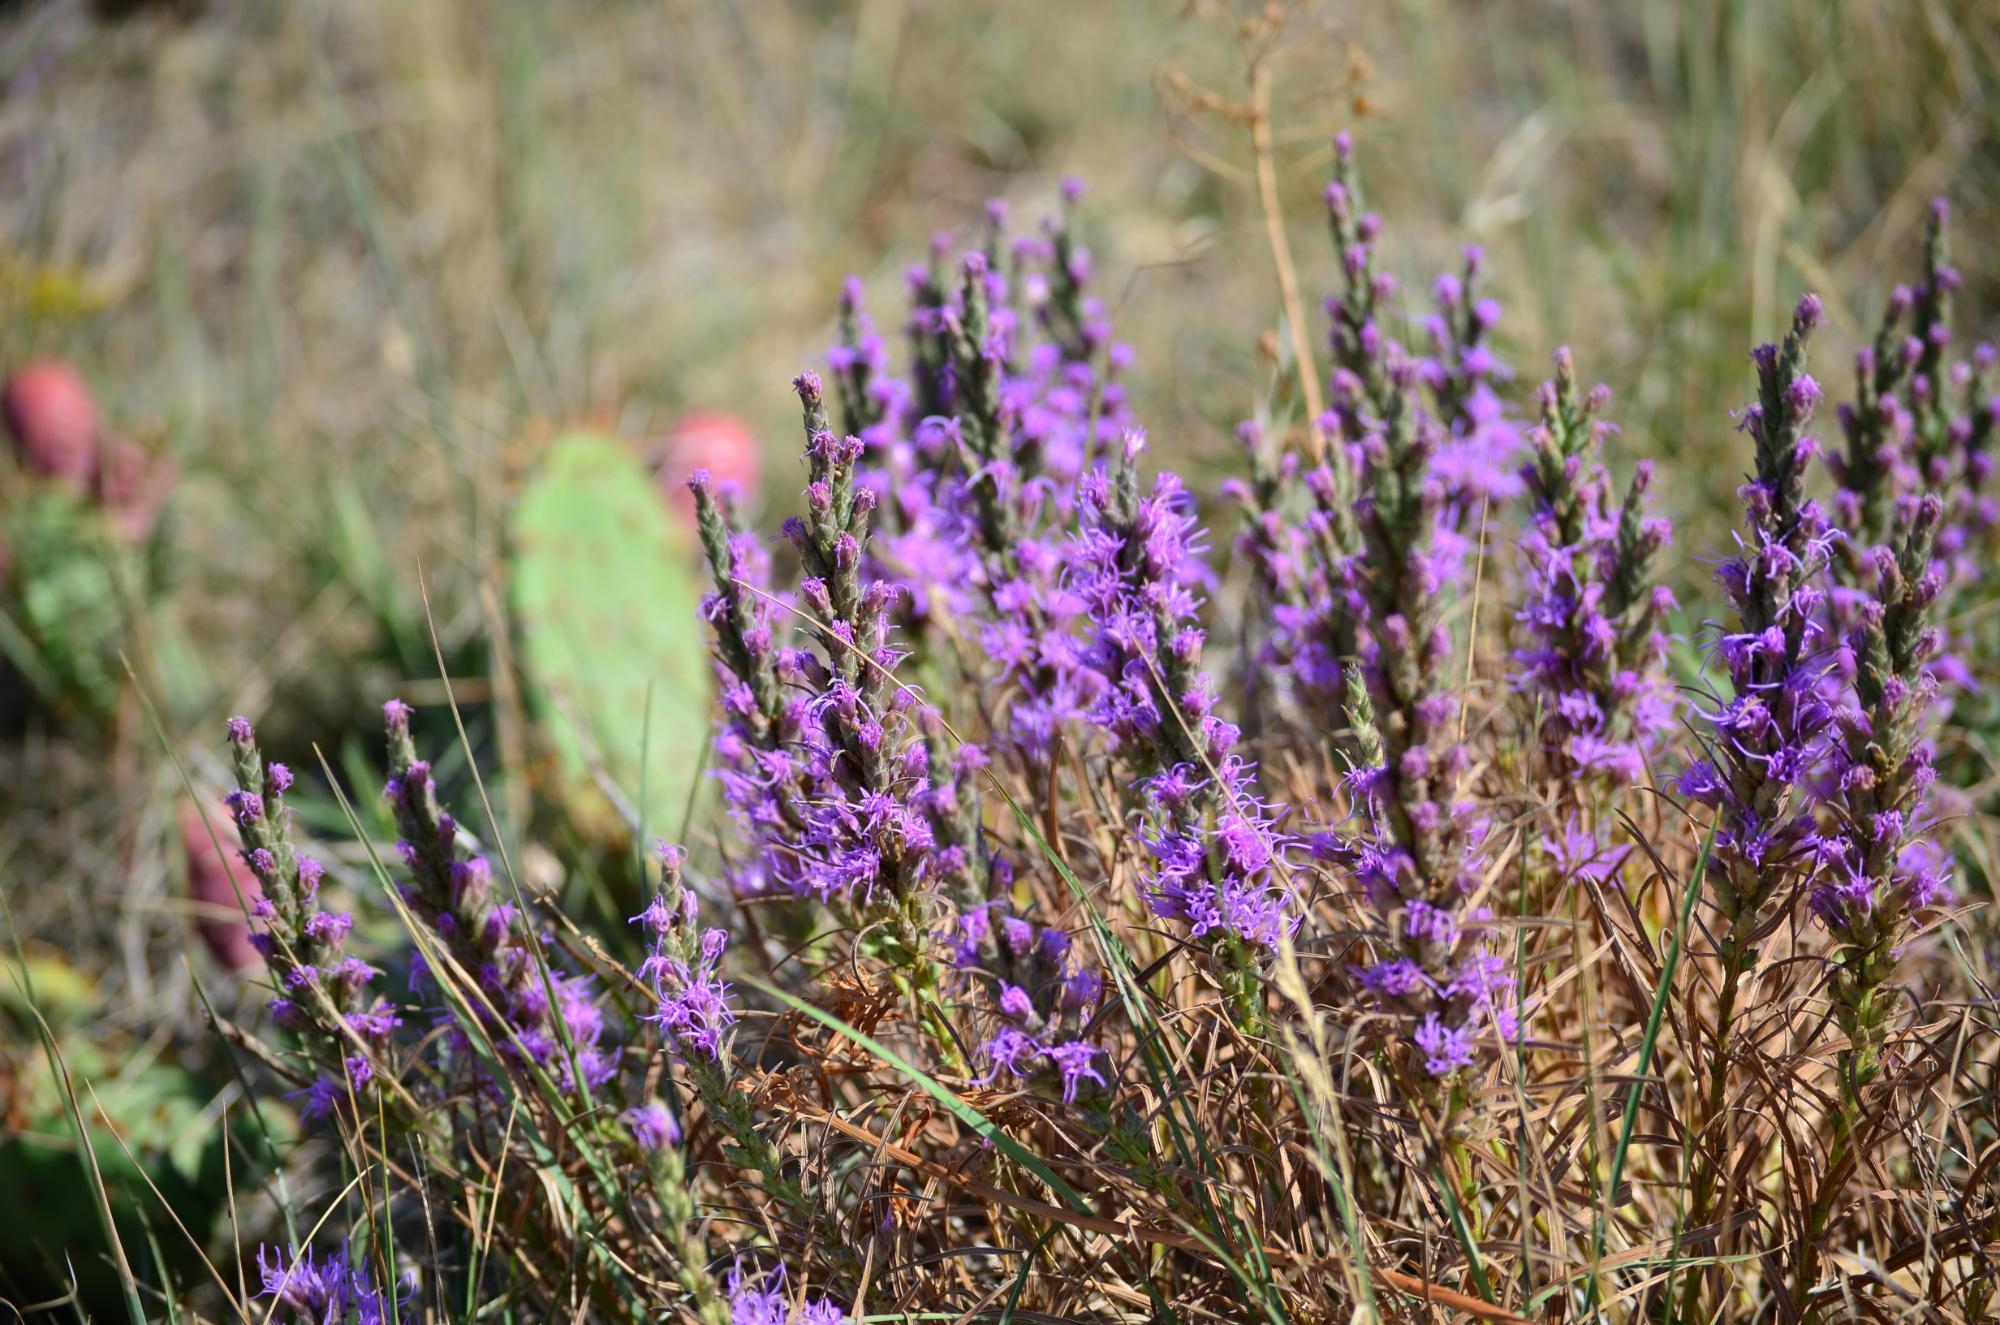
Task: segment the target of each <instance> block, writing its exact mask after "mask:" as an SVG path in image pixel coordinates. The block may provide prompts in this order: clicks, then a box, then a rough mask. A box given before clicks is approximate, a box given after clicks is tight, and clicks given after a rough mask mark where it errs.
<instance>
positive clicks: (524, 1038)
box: [382, 699, 618, 1095]
mask: <svg viewBox="0 0 2000 1325" xmlns="http://www.w3.org/2000/svg"><path fill="white" fill-rule="evenodd" d="M382 713H383V719H384V724H385V726H386V728H387V733H388V753H389V779H388V782H387V783H386V785H385V786H384V788H383V797H384V799H385V800H387V801H388V802H389V806H390V808H391V810H392V811H393V812H394V814H395V817H396V828H397V831H398V832H400V833H401V834H402V837H401V839H400V840H399V841H398V842H397V843H396V850H397V853H398V854H399V855H400V856H401V857H402V860H403V864H404V867H405V868H406V869H407V870H408V872H409V881H408V882H407V883H406V884H405V885H403V889H402V895H403V900H404V901H405V902H406V903H407V904H408V905H409V906H410V907H411V909H412V910H414V911H415V912H416V914H417V915H418V916H419V917H420V918H421V919H422V920H424V921H425V922H426V923H427V924H428V925H429V926H430V928H431V929H432V930H433V931H434V932H435V933H436V934H437V936H438V938H439V940H440V941H441V943H442V945H443V951H444V953H445V954H447V955H448V956H449V958H450V960H451V961H452V962H453V963H454V964H455V965H456V966H457V968H458V971H457V973H456V974H457V976H458V977H460V978H461V979H466V980H470V981H471V987H470V988H465V987H463V986H462V987H461V991H462V994H463V996H464V997H465V999H466V1001H467V1003H468V1004H469V1006H470V1008H471V1009H472V1012H473V1019H474V1021H475V1023H476V1024H477V1025H478V1026H479V1027H480V1029H481V1031H482V1032H483V1034H484V1038H485V1039H486V1041H487V1043H488V1044H489V1045H490V1046H491V1047H492V1049H493V1051H494V1052H495V1053H496V1054H498V1055H499V1056H500V1058H501V1059H502V1061H504V1062H507V1063H509V1064H511V1066H512V1067H513V1068H514V1069H516V1070H519V1071H523V1072H533V1071H537V1070H546V1071H548V1072H550V1073H552V1074H553V1077H554V1080H555V1081H556V1082H557V1084H558V1085H559V1086H560V1087H561V1089H563V1090H564V1091H568V1092H575V1093H578V1094H584V1095H587V1094H589V1092H591V1091H594V1090H596V1089H598V1088H600V1087H602V1086H604V1085H605V1084H606V1083H607V1082H609V1081H610V1079H611V1077H612V1076H613V1074H614V1073H615V1072H616V1071H617V1065H618V1057H617V1053H616V1051H615V1050H614V1049H613V1048H611V1047H610V1046H609V1045H607V1044H605V1043H604V1036H605V1032H606V1026H605V1022H604V1013H603V1010H602V1009H601V1008H599V1007H598V1005H597V1001H596V991H595V989H594V987H593V983H592V981H591V979H590V978H589V977H588V976H573V975H566V974H564V973H562V972H561V971H558V970H556V969H554V968H553V966H552V965H551V964H550V962H549V961H548V958H547V954H546V953H545V952H544V951H542V950H541V949H540V946H539V945H538V944H536V943H535V941H534V938H533V936H532V935H531V934H530V933H529V932H528V924H529V920H528V918H527V917H526V916H524V915H522V914H521V910H520V908H519V907H518V906H516V905H515V904H514V903H512V902H509V901H502V900H500V899H499V898H497V897H496V896H495V895H494V886H493V871H492V867H491V866H489V865H488V864H487V862H486V858H485V856H483V855H481V854H480V853H478V852H477V851H474V850H472V849H471V847H470V846H469V845H468V843H467V841H466V840H465V839H464V838H463V835H462V834H461V833H460V831H459V827H458V821H457V820H456V819H455V818H453V816H452V814H451V813H450V811H448V810H446V809H444V808H443V807H442V806H441V805H440V804H439V803H438V797H437V784H436V783H435V782H434V781H433V780H432V778H431V766H430V764H429V762H428V761H426V760H422V759H419V758H417V749H416V743H415V741H414V740H413V739H412V737H411V734H410V716H411V710H410V706H409V705H407V704H405V703H403V702H402V701H400V700H393V699H392V700H390V701H389V702H388V703H387V704H385V705H383V706H382ZM420 959H421V954H420ZM428 974H429V975H430V976H431V977H432V978H435V979H440V980H442V979H443V978H444V977H443V976H441V974H440V973H439V972H437V971H435V970H429V971H428ZM461 1034H462V1032H461Z"/></svg>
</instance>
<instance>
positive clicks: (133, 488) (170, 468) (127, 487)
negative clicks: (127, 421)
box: [96, 432, 179, 543]
mask: <svg viewBox="0 0 2000 1325" xmlns="http://www.w3.org/2000/svg"><path fill="white" fill-rule="evenodd" d="M178 474H179V466H178V465H176V464H175V463H174V458H173V457H172V456H170V455H160V456H156V455H153V454H152V453H151V452H149V451H147V450H146V449H145V448H144V447H142V446H140V445H139V444H138V443H137V442H134V441H132V440H131V439H130V438H127V437H122V436H120V435H119V434H117V433H115V432H107V433H105V434H104V436H103V438H102V440H101V441H100V442H99V444H98V448H97V476H96V481H97V501H98V504H99V505H101V506H102V507H103V508H104V509H105V510H106V511H107V512H109V513H110V515H111V518H112V520H113V522H114V523H115V524H116V525H117V527H118V532H119V533H120V534H122V535H123V536H124V537H125V539H126V541H127V542H131V543H141V542H144V541H145V539H146V537H147V535H149V534H151V533H152V532H153V524H154V522H155V521H156V520H158V519H159V517H160V507H162V506H164V505H165V504H166V500H167V494H168V493H170V492H172V491H173V487H174V479H175V478H176V477H177V476H178Z"/></svg>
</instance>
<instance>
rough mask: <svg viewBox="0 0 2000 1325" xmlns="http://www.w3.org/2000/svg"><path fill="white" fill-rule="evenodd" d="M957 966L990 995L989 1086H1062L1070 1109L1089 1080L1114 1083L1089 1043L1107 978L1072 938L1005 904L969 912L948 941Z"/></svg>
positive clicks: (983, 1049)
mask: <svg viewBox="0 0 2000 1325" xmlns="http://www.w3.org/2000/svg"><path fill="white" fill-rule="evenodd" d="M948 943H949V947H950V949H951V962H952V965H953V967H954V968H955V969H956V970H958V971H959V972H961V973H962V974H963V975H964V977H965V979H966V982H967V984H968V986H969V987H972V988H975V989H976V990H977V991H978V993H979V994H980V995H981V996H982V1002H983V1004H984V1005H985V1007H986V1008H987V1009H988V1010H989V1011H990V1013H991V1015H992V1025H993V1030H992V1033H991V1034H989V1035H988V1036H987V1037H986V1039H985V1040H984V1041H982V1042H981V1044H980V1046H979V1050H978V1054H977V1057H978V1060H979V1062H980V1063H981V1064H982V1065H983V1066H984V1068H985V1073H986V1075H985V1079H986V1080H987V1081H989V1082H997V1081H1016V1082H1029V1081H1032V1080H1034V1079H1035V1078H1036V1076H1037V1075H1038V1074H1043V1075H1046V1077H1047V1078H1048V1079H1050V1080H1051V1081H1053V1082H1055V1083H1057V1086H1058V1088H1059V1089H1060V1090H1061V1092H1062V1099H1063V1102H1064V1103H1065V1104H1073V1103H1075V1102H1076V1097H1077V1092H1078V1090H1079V1089H1081V1088H1082V1086H1083V1083H1084V1082H1086V1081H1089V1082H1092V1083H1095V1084H1096V1085H1098V1086H1104V1085H1106V1084H1107V1082H1106V1081H1105V1078H1104V1075H1103V1073H1102V1072H1100V1071H1099V1070H1098V1069H1099V1065H1100V1064H1101V1063H1102V1062H1103V1060H1104V1050H1103V1049H1101V1048H1100V1047H1098V1046H1097V1045H1095V1044H1093V1043H1091V1042H1090V1041H1089V1040H1088V1039H1087V1038H1085V1032H1086V1030H1087V1027H1088V1024H1089V1021H1090V1018H1091V1014H1092V1013H1093V1012H1094V1011H1095V1010H1096V1008H1097V1006H1098V1004H1099V1002H1100V1001H1101V1000H1102V998H1103V996H1104V977H1103V976H1102V975H1101V974H1099V973H1098V972H1097V970H1095V969H1094V968H1093V967H1090V966H1088V965H1086V964H1084V963H1083V962H1082V961H1081V960H1080V958H1079V955H1078V953H1077V951H1076V948H1075V945H1074V943H1073V942H1072V941H1071V938H1070V935H1069V934H1068V933H1067V932H1065V931H1063V930H1060V929H1054V928H1044V927H1042V926H1039V925H1036V924H1035V923H1034V922H1033V921H1031V920H1027V919H1025V918H1023V917H1021V916H1017V915H1014V914H1013V913H1012V910H1011V908H1010V907H1008V906H1007V904H1006V903H1004V902H993V903H989V904H987V905H983V906H975V907H971V908H968V909H967V910H965V911H964V912H962V913H961V914H960V915H959V917H958V920H957V923H956V926H955V928H954V929H953V931H952V933H951V934H950V935H949V936H948Z"/></svg>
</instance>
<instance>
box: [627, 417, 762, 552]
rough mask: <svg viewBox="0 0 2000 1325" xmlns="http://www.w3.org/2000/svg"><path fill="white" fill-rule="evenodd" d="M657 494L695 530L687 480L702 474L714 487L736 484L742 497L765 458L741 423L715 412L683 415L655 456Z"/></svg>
mask: <svg viewBox="0 0 2000 1325" xmlns="http://www.w3.org/2000/svg"><path fill="white" fill-rule="evenodd" d="M654 464H655V467H656V468H657V470H658V472H659V476H660V491H661V493H662V495H664V496H665V497H666V499H667V504H668V505H670V506H671V507H673V509H674V513H675V514H676V515H678V516H680V517H681V519H682V521H683V522H684V523H685V524H686V525H687V527H688V528H690V529H692V528H693V527H694V495H693V494H692V493H690V492H689V491H688V489H687V481H688V480H689V479H690V478H692V477H693V476H694V473H695V471H696V470H699V469H705V470H707V471H708V472H709V473H710V475H712V476H713V477H714V479H715V482H716V484H717V486H724V485H727V484H730V483H734V484H735V485H736V486H737V488H738V489H739V490H740V491H741V492H742V494H743V495H744V496H745V497H749V496H753V495H754V494H755V493H756V491H757V481H758V478H759V477H760V476H761V474H762V472H763V456H762V452H761V449H760V448H759V447H758V445H757V438H756V437H755V435H753V434H752V433H751V431H750V429H749V427H748V425H746V424H745V423H744V422H743V420H741V419H739V418H737V417H736V416H735V415H733V414H724V413H722V412H720V411H715V410H696V411H694V412H693V413H690V414H684V415H682V416H681V418H680V419H679V421H677V422H676V423H675V424H674V427H673V430H672V431H671V432H670V433H668V434H667V437H666V440H665V441H664V442H663V443H661V444H660V445H659V446H658V448H657V449H656V450H655V452H654Z"/></svg>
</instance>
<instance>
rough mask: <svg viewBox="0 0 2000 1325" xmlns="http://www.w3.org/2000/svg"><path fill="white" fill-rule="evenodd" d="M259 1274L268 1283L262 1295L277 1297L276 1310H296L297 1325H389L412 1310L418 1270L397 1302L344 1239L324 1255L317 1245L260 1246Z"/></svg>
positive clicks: (293, 1315)
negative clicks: (317, 1253) (351, 1252)
mask: <svg viewBox="0 0 2000 1325" xmlns="http://www.w3.org/2000/svg"><path fill="white" fill-rule="evenodd" d="M257 1274H258V1277H259V1279H261V1280H262V1282H263V1286H262V1288H261V1289H260V1290H259V1292H258V1294H257V1296H259V1297H268V1298H272V1299H274V1300H273V1302H272V1306H271V1310H272V1311H273V1312H276V1311H279V1310H281V1309H282V1310H285V1311H288V1312H290V1313H291V1315H290V1321H291V1323H292V1325H387V1322H389V1321H391V1320H395V1319H398V1318H401V1317H402V1316H403V1315H404V1314H405V1313H407V1312H408V1311H409V1309H410V1306H411V1303H412V1301H413V1299H414V1298H415V1296H416V1290H417V1280H416V1274H415V1272H414V1271H409V1272H406V1273H405V1274H404V1276H403V1282H402V1285H401V1292H399V1293H398V1294H397V1296H396V1298H395V1300H394V1302H393V1303H392V1302H391V1301H390V1299H389V1297H388V1295H387V1294H386V1293H384V1292H382V1291H381V1290H379V1289H377V1288H375V1287H374V1282H373V1279H372V1277H371V1276H370V1275H369V1274H368V1272H367V1270H366V1269H365V1268H364V1267H363V1266H360V1265H356V1264H355V1263H354V1262H353V1261H352V1259H351V1258H350V1257H349V1254H348V1249H347V1246H346V1244H344V1243H343V1244H342V1245H341V1248H340V1250H338V1251H335V1252H330V1253H328V1254H327V1255H325V1256H323V1257H315V1256H314V1255H313V1250H312V1248H311V1247H306V1248H303V1249H301V1250H300V1251H298V1252H296V1253H291V1254H288V1253H287V1252H286V1251H285V1250H284V1249H283V1248H275V1247H269V1246H259V1247H258V1249H257Z"/></svg>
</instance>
